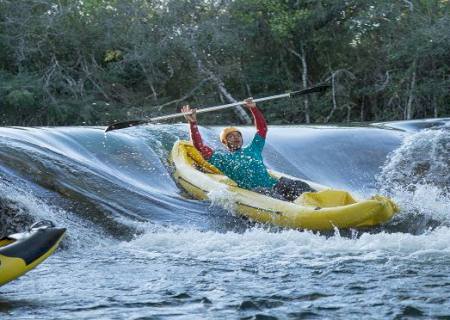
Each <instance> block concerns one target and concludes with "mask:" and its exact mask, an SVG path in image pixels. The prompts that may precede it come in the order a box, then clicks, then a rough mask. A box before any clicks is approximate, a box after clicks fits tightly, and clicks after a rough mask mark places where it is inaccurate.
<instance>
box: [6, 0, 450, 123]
mask: <svg viewBox="0 0 450 320" xmlns="http://www.w3.org/2000/svg"><path fill="white" fill-rule="evenodd" d="M449 13H450V2H449V1H448V0H411V1H408V0H403V1H387V0H372V1H368V0H300V1H299V0H154V1H151V0H133V1H125V0H83V1H81V0H80V1H68V0H23V1H14V0H0V114H1V116H2V123H3V124H5V125H6V124H10V125H12V124H14V125H65V124H106V123H107V122H111V121H113V120H124V119H126V118H136V117H143V116H147V115H156V114H162V113H171V112H174V111H176V110H177V108H179V106H180V105H181V104H182V103H186V102H189V103H191V104H192V105H196V106H210V105H214V104H220V103H222V102H223V103H227V102H229V101H233V100H234V99H243V98H245V97H247V96H265V95H270V94H275V93H280V92H284V91H286V90H295V89H299V88H304V87H308V86H310V85H314V84H317V83H320V82H329V83H330V84H332V90H330V91H329V92H328V93H326V94H323V95H311V96H308V97H302V98H297V99H292V100H284V101H276V102H272V103H270V102H268V103H266V104H264V105H263V106H262V107H263V108H264V109H265V114H266V115H267V116H268V117H269V120H270V121H271V122H272V123H305V122H306V123H309V122H319V123H324V122H343V121H346V122H348V121H380V120H394V119H412V118H422V117H440V116H448V115H449V114H450V94H449V88H450V31H449V30H450V15H449ZM203 117H204V116H203ZM237 120H239V121H241V122H243V123H245V122H246V121H248V116H247V115H246V114H245V112H242V111H241V110H239V109H236V111H229V112H228V113H226V116H224V115H223V113H222V114H221V115H208V116H207V117H204V118H203V119H202V121H203V122H210V123H219V122H224V121H229V122H233V121H237Z"/></svg>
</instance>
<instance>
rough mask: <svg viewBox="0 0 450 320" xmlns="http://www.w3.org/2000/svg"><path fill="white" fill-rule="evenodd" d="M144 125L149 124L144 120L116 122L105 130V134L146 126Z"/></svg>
mask: <svg viewBox="0 0 450 320" xmlns="http://www.w3.org/2000/svg"><path fill="white" fill-rule="evenodd" d="M146 123H149V122H148V121H145V120H130V121H124V122H116V123H114V124H112V125H110V126H107V127H106V129H105V132H108V131H112V130H118V129H124V128H129V127H134V126H139V125H141V124H146Z"/></svg>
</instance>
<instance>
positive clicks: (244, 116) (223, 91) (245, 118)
mask: <svg viewBox="0 0 450 320" xmlns="http://www.w3.org/2000/svg"><path fill="white" fill-rule="evenodd" d="M192 55H193V56H194V58H195V59H196V61H197V67H198V69H199V71H200V72H201V73H203V74H205V75H206V76H207V77H208V78H209V79H211V80H212V81H213V82H214V83H215V84H216V86H217V89H218V90H219V92H220V93H221V94H222V95H223V96H224V97H225V98H226V99H227V100H228V101H229V102H231V103H235V102H238V101H237V100H236V99H234V97H233V96H232V95H231V94H230V93H229V92H228V90H227V89H226V88H225V84H224V83H223V81H222V80H221V79H220V78H219V77H218V76H216V75H215V74H214V73H213V72H212V71H211V70H209V69H207V68H206V67H205V66H204V65H203V63H202V61H201V60H200V59H199V58H198V57H197V53H196V52H195V51H194V50H193V51H192ZM233 110H234V112H235V113H236V115H237V116H238V118H239V119H240V120H241V122H242V123H244V124H251V123H252V119H251V118H250V117H249V115H248V114H247V113H246V112H245V110H244V108H243V107H242V106H237V107H235V108H233Z"/></svg>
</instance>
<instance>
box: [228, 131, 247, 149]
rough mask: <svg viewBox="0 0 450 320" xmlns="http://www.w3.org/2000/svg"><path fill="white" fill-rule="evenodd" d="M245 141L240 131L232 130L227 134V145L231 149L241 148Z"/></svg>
mask: <svg viewBox="0 0 450 320" xmlns="http://www.w3.org/2000/svg"><path fill="white" fill-rule="evenodd" d="M243 142H244V141H243V139H242V135H241V133H240V132H237V131H235V132H230V133H229V134H228V135H227V147H228V150H230V151H236V150H239V149H240V148H241V147H242V143H243Z"/></svg>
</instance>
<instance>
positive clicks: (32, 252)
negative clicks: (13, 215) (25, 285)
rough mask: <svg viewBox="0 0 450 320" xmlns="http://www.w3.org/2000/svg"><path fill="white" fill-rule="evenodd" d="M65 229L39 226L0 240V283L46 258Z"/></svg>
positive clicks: (19, 274) (14, 277)
mask: <svg viewBox="0 0 450 320" xmlns="http://www.w3.org/2000/svg"><path fill="white" fill-rule="evenodd" d="M65 231H66V229H64V228H53V227H52V228H39V229H33V230H31V231H29V232H24V233H18V234H14V235H11V236H9V237H6V238H4V239H1V240H0V285H4V284H5V283H8V282H9V281H11V280H14V279H16V278H18V277H20V276H21V275H23V274H25V273H26V272H28V271H30V270H31V269H33V268H35V267H36V266H37V265H39V264H40V263H41V262H43V261H44V260H45V259H47V258H48V257H49V256H50V255H51V254H52V253H53V252H54V251H55V250H56V248H57V247H58V245H59V243H60V242H61V240H62V238H63V236H64V233H65Z"/></svg>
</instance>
